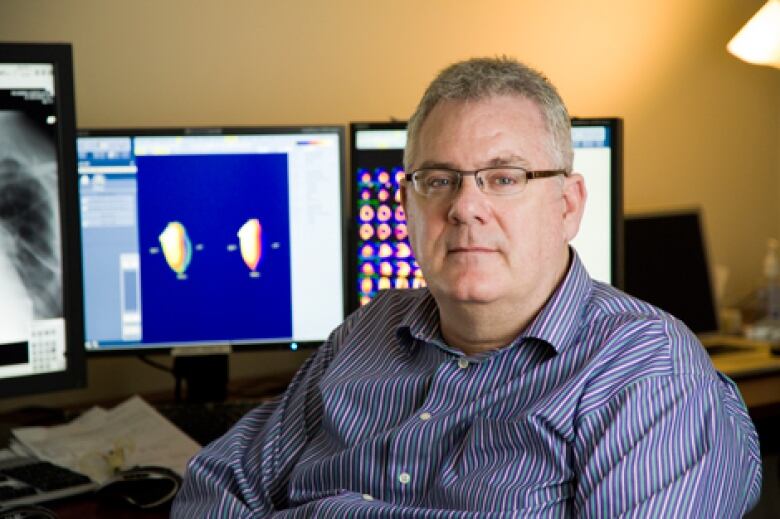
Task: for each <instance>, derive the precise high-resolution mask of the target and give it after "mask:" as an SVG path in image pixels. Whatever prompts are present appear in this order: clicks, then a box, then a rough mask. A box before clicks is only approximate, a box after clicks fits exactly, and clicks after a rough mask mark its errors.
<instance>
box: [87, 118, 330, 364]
mask: <svg viewBox="0 0 780 519" xmlns="http://www.w3.org/2000/svg"><path fill="white" fill-rule="evenodd" d="M96 133H97V132H92V133H91V134H89V133H88V134H86V135H82V136H80V137H79V138H78V160H79V166H78V169H79V193H80V203H81V218H82V247H83V276H84V298H85V324H86V326H85V330H86V337H85V340H86V346H87V349H91V350H107V349H118V348H124V349H126V348H131V349H133V348H149V347H157V348H159V347H168V346H188V345H220V344H242V343H246V344H250V343H252V344H255V343H260V344H263V343H278V342H283V343H288V342H292V341H322V340H324V339H325V338H327V336H328V334H329V333H330V331H331V330H332V329H333V328H334V327H335V326H337V325H338V324H339V323H340V322H341V320H342V319H343V317H344V316H343V309H344V304H343V292H344V290H343V279H342V274H341V272H342V270H343V267H342V264H343V263H342V262H343V258H342V243H341V237H342V233H341V229H342V225H343V222H342V216H341V214H342V213H341V156H340V154H341V140H340V139H341V137H340V134H339V133H338V132H335V131H333V132H327V131H325V132H313V133H310V134H307V133H304V132H299V133H295V132H290V133H288V134H285V133H273V134H270V133H269V134H265V133H258V134H255V133H237V134H230V135H219V134H217V135H132V134H128V135H96Z"/></svg>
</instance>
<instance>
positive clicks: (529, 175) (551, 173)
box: [404, 166, 569, 198]
mask: <svg viewBox="0 0 780 519" xmlns="http://www.w3.org/2000/svg"><path fill="white" fill-rule="evenodd" d="M499 169H500V170H507V169H509V170H516V171H519V172H521V173H522V174H523V175H525V183H524V184H523V185H522V187H521V188H520V190H518V191H516V192H514V193H489V192H487V191H485V185H486V184H485V182H484V179H482V177H481V176H480V173H482V172H483V171H491V170H499ZM425 171H446V172H449V173H454V174H455V175H456V178H457V182H456V184H455V190H454V191H452V192H451V193H450V195H454V194H455V193H457V192H458V191H459V190H460V187H461V185H463V177H465V176H473V177H474V182H476V184H477V187H478V188H479V190H480V191H481V192H483V193H484V194H486V195H490V196H512V195H516V194H519V193H522V192H523V189H525V186H526V184H528V181H530V180H534V179H537V178H551V177H555V176H558V175H563V176H564V177H568V176H569V172H568V171H566V170H565V169H536V170H529V169H525V168H524V167H522V166H489V167H486V168H479V169H474V170H470V171H469V170H461V169H455V168H447V167H428V168H420V169H416V170H414V171H412V172H411V173H406V174H405V175H404V180H406V181H407V182H410V183H411V184H412V187H413V188H414V192H415V193H417V194H418V195H420V196H423V197H425V198H431V196H432V195H431V194H430V193H429V194H424V193H422V192H420V190H419V189H418V187H417V181H415V175H417V174H418V173H422V172H425Z"/></svg>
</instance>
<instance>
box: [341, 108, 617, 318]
mask: <svg viewBox="0 0 780 519" xmlns="http://www.w3.org/2000/svg"><path fill="white" fill-rule="evenodd" d="M571 132H572V144H573V147H574V170H575V171H576V172H579V173H581V174H582V175H583V176H584V177H585V186H586V188H587V190H588V201H587V204H586V206H585V214H584V216H583V219H582V224H581V225H580V230H579V233H578V234H577V237H576V238H575V239H574V240H573V241H572V245H573V246H574V248H575V249H576V250H577V252H578V254H579V255H580V257H581V258H582V261H583V263H584V264H585V267H586V268H587V269H588V272H589V273H590V275H591V276H592V277H593V278H595V279H597V280H600V281H604V282H606V283H611V284H613V285H615V286H621V282H622V280H621V256H622V254H621V246H620V243H621V234H622V224H621V218H622V211H623V204H622V201H623V191H622V121H621V120H620V119H616V118H599V119H579V118H575V119H572V130H571ZM350 137H351V174H350V177H351V193H352V204H351V210H352V211H353V213H352V214H353V216H352V217H351V220H352V229H350V268H349V276H348V277H349V286H350V289H349V297H350V306H351V308H356V307H358V306H360V305H363V304H366V303H367V302H369V301H370V300H371V299H372V298H373V297H374V296H375V295H376V293H377V291H379V290H382V289H385V288H408V287H413V288H414V287H421V286H424V285H425V279H424V277H423V275H422V272H421V271H420V267H419V265H418V264H417V262H416V261H415V259H414V255H413V254H412V250H411V248H410V247H409V241H408V238H407V230H406V222H405V215H404V214H403V209H402V208H401V205H400V192H399V191H398V186H399V182H400V180H401V178H403V174H404V168H403V151H404V147H405V146H406V123H403V122H392V123H353V124H352V125H351V126H350Z"/></svg>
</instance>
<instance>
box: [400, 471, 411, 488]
mask: <svg viewBox="0 0 780 519" xmlns="http://www.w3.org/2000/svg"><path fill="white" fill-rule="evenodd" d="M411 480H412V476H410V475H409V474H408V473H407V472H401V474H399V475H398V481H400V482H401V484H402V485H406V484H407V483H409V482H410V481H411Z"/></svg>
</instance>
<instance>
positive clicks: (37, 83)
mask: <svg viewBox="0 0 780 519" xmlns="http://www.w3.org/2000/svg"><path fill="white" fill-rule="evenodd" d="M74 132H75V115H74V110H73V72H72V62H71V48H70V46H69V45H65V44H5V43H3V44H0V287H2V288H1V289H0V396H12V395H13V396H15V395H22V394H29V393H37V392H42V391H53V390H57V389H65V388H73V387H81V386H84V385H85V383H86V379H85V364H84V356H83V352H82V349H83V347H82V346H81V344H82V342H83V339H82V338H81V337H82V336H81V333H82V330H81V282H80V277H79V269H78V265H79V257H78V254H79V252H80V251H79V246H78V238H79V232H78V205H77V200H76V189H75V183H74V182H73V179H74V178H75V170H76V164H75V134H74Z"/></svg>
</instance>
